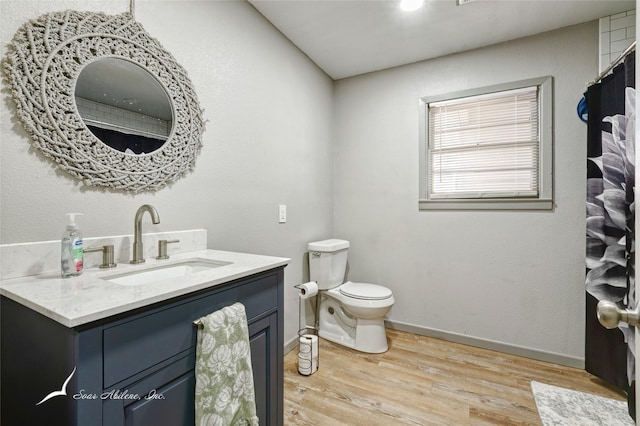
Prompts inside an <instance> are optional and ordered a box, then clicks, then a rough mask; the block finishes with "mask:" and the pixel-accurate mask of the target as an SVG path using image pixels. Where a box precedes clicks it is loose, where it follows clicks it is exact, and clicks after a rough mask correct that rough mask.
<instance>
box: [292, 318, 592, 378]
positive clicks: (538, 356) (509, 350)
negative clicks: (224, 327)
mask: <svg viewBox="0 0 640 426" xmlns="http://www.w3.org/2000/svg"><path fill="white" fill-rule="evenodd" d="M385 327H387V328H390V329H392V330H400V331H406V332H409V333H413V334H418V335H420V336H426V337H433V338H436V339H442V340H446V341H448V342H454V343H461V344H463V345H469V346H475V347H478V348H482V349H489V350H492V351H497V352H502V353H506V354H510V355H517V356H522V357H525V358H531V359H535V360H538V361H545V362H552V363H554V364H559V365H564V366H567V367H574V368H579V369H581V370H584V358H578V357H572V356H568V355H562V354H558V353H554V352H546V351H541V350H538V349H532V348H527V347H523V346H517V345H510V344H508V343H503V342H496V341H494V340H488V339H482V338H479V337H472V336H467V335H464V334H458V333H452V332H449V331H443V330H437V329H433V328H428V327H423V326H419V325H414V324H408V323H404V322H401V321H391V320H385ZM294 344H295V342H294Z"/></svg>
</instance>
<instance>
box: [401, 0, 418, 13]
mask: <svg viewBox="0 0 640 426" xmlns="http://www.w3.org/2000/svg"><path fill="white" fill-rule="evenodd" d="M423 1H424V0H401V1H400V9H402V10H405V11H407V12H412V11H414V10H418V9H420V6H422V2H423Z"/></svg>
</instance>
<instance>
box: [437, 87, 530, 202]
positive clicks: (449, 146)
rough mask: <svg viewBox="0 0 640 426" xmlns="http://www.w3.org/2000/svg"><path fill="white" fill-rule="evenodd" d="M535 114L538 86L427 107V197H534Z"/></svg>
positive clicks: (454, 100) (448, 101) (449, 101)
mask: <svg viewBox="0 0 640 426" xmlns="http://www.w3.org/2000/svg"><path fill="white" fill-rule="evenodd" d="M538 111H539V106H538V86H533V87H526V88H521V89H515V90H507V91H502V92H496V93H490V94H485V95H479V96H471V97H465V98H459V99H453V100H447V101H440V102H433V103H429V104H428V114H429V118H428V123H429V126H428V129H427V131H428V132H429V135H428V141H429V142H428V152H427V161H428V176H427V179H428V183H427V185H428V188H429V197H430V198H432V199H434V198H504V197H512V198H514V197H515V198H517V197H537V196H538V192H539V189H538V186H539V185H538V180H539V179H538V178H539V176H538V170H539V163H538V162H539V158H538V157H539V155H538V154H539V145H540V137H539V133H540V131H539V123H538V115H539V114H538Z"/></svg>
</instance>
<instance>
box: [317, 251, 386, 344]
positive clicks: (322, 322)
mask: <svg viewBox="0 0 640 426" xmlns="http://www.w3.org/2000/svg"><path fill="white" fill-rule="evenodd" d="M308 249H309V276H310V278H311V281H315V282H316V284H317V285H318V297H319V298H320V304H319V311H320V312H319V324H318V334H319V335H320V337H322V338H323V339H327V340H330V341H332V342H335V343H338V344H340V345H344V346H347V347H349V348H352V349H355V350H358V351H361V352H368V353H382V352H386V351H387V349H389V346H388V345H387V335H386V332H385V329H384V317H385V315H386V314H387V313H388V312H389V311H390V310H391V307H392V306H393V304H394V302H395V300H394V298H393V293H392V292H391V290H389V289H388V288H386V287H383V286H381V285H377V284H368V283H358V282H351V281H347V282H343V281H344V277H345V271H346V267H347V253H348V251H349V241H346V240H338V239H329V240H323V241H316V242H313V243H309V245H308Z"/></svg>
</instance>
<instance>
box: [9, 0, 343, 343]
mask: <svg viewBox="0 0 640 426" xmlns="http://www.w3.org/2000/svg"><path fill="white" fill-rule="evenodd" d="M0 8H1V9H0V12H1V13H0V15H1V17H0V24H1V25H0V40H2V51H1V53H2V55H3V56H4V54H5V52H6V44H7V42H8V41H9V40H11V38H12V37H13V34H14V33H15V31H16V30H17V29H18V27H19V26H20V25H22V24H23V23H24V22H26V21H27V20H29V19H33V18H37V17H38V16H40V15H41V14H43V13H46V12H51V11H61V10H66V9H75V10H81V11H96V12H105V13H112V14H117V13H123V12H126V11H128V8H129V0H118V1H101V2H93V1H89V2H88V1H85V0H82V1H71V0H48V1H33V0H24V1H11V0H2V2H1V3H0ZM135 16H136V19H137V20H138V21H139V22H140V23H142V25H143V26H144V27H145V28H146V30H147V31H148V32H149V33H150V34H151V35H152V36H153V37H155V38H157V39H158V40H159V41H160V42H161V43H162V45H163V46H164V47H165V48H166V49H168V50H169V51H170V52H172V53H173V55H174V56H175V57H176V59H177V60H178V62H179V63H180V64H181V65H182V66H183V67H184V68H185V69H186V70H187V72H188V73H189V76H190V78H191V80H192V82H193V84H194V86H195V88H196V93H197V95H198V97H199V100H200V103H201V107H202V108H203V109H204V117H205V119H206V120H208V123H207V128H206V131H205V133H204V136H203V144H204V146H203V149H202V153H201V154H200V156H199V157H198V160H197V163H196V168H195V171H194V172H193V173H191V174H189V175H187V176H186V177H184V178H182V179H181V180H179V181H178V182H176V183H175V184H174V185H172V186H171V187H170V188H166V189H163V190H160V191H158V192H157V193H146V194H138V195H127V194H123V193H117V192H109V191H104V190H96V189H89V188H85V187H82V186H81V185H80V184H79V183H78V182H76V181H74V180H72V179H70V178H69V177H67V176H66V175H64V174H63V173H62V172H59V171H58V170H57V169H56V168H55V167H54V166H53V164H52V163H51V162H50V161H49V160H47V159H45V158H44V157H43V156H42V155H40V154H39V152H37V151H35V150H34V149H32V148H31V147H30V141H29V138H28V135H27V134H26V132H25V131H24V130H23V129H22V126H21V124H20V123H19V122H18V121H17V119H16V117H15V114H14V113H15V106H14V103H13V101H12V100H11V98H10V96H9V93H8V90H7V88H6V84H5V82H4V81H3V83H2V84H3V85H2V89H3V91H2V103H1V104H0V120H1V121H0V123H1V126H0V158H1V159H0V166H1V173H0V178H1V181H0V205H1V208H0V243H2V244H8V243H16V242H31V241H43V240H54V239H58V238H60V236H61V233H62V230H63V229H64V226H65V223H66V220H65V216H64V213H65V212H70V211H79V212H83V213H84V214H85V216H83V217H82V218H80V220H79V224H80V225H81V227H82V229H83V231H84V235H85V237H94V236H95V237H97V236H109V235H123V234H131V233H133V216H134V213H135V211H136V209H137V208H138V207H139V206H140V205H142V204H144V203H150V204H152V205H154V206H155V207H156V208H157V209H158V212H159V214H160V218H161V223H160V224H159V225H156V226H154V225H151V224H150V223H149V222H145V224H144V229H143V232H155V231H158V232H159V231H171V230H182V229H194V228H206V229H207V230H208V245H209V247H211V248H215V249H222V250H233V251H242V252H250V253H261V254H269V255H275V256H285V257H290V258H292V260H293V261H292V263H291V264H289V266H287V268H286V269H285V280H286V281H285V286H286V288H287V291H286V294H285V298H286V302H285V327H286V333H285V339H291V338H293V336H295V333H296V331H297V316H298V304H297V294H296V292H294V291H293V288H292V287H293V285H294V284H297V283H300V282H302V280H303V278H305V277H303V275H304V272H305V271H306V270H307V268H306V266H305V265H303V255H304V252H305V251H306V243H307V242H308V241H312V240H314V239H319V238H327V237H329V236H330V235H331V230H332V226H333V224H332V208H333V206H332V176H331V173H330V170H331V165H332V140H331V137H332V127H333V124H332V107H333V105H332V99H333V98H332V97H333V95H332V81H331V80H330V79H329V78H328V77H327V76H326V75H325V74H324V73H323V72H321V71H320V70H319V69H318V68H317V67H316V66H315V65H314V64H313V63H312V62H311V61H309V59H308V58H307V57H306V56H305V55H303V54H302V53H301V52H300V51H299V50H297V49H296V48H295V47H294V46H293V45H292V44H291V43H290V42H289V41H288V40H287V39H285V38H284V37H283V36H282V35H281V34H280V33H279V32H278V31H276V30H275V29H274V28H273V27H272V26H271V24H269V23H268V22H267V21H266V20H265V19H264V18H263V17H262V16H261V15H259V14H258V13H257V12H256V11H255V10H254V9H253V7H251V6H250V5H249V4H247V3H245V2H217V1H208V2H203V1H179V2H177V1H161V0H153V1H144V0H143V1H141V0H138V1H137V2H136V8H135ZM278 204H287V207H288V222H287V223H286V224H278V220H277V219H278Z"/></svg>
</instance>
